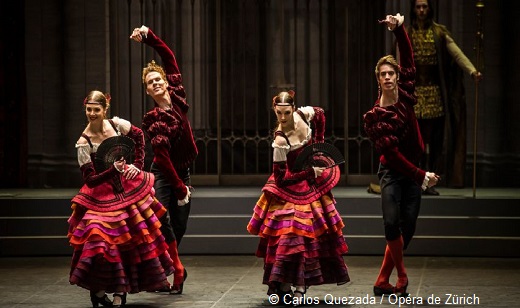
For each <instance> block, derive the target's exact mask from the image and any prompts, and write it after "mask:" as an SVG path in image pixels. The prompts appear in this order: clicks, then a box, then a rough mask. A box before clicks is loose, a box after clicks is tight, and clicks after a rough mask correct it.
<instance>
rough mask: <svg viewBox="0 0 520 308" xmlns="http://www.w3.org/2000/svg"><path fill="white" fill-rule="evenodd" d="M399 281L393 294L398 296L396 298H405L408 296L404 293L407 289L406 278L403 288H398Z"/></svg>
mask: <svg viewBox="0 0 520 308" xmlns="http://www.w3.org/2000/svg"><path fill="white" fill-rule="evenodd" d="M398 285H399V280H398V281H397V284H396V286H395V294H396V295H397V296H398V297H407V296H408V295H410V294H408V293H407V292H406V289H407V288H408V278H406V284H405V285H404V286H401V287H399V286H398Z"/></svg>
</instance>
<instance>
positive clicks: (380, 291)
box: [374, 284, 394, 296]
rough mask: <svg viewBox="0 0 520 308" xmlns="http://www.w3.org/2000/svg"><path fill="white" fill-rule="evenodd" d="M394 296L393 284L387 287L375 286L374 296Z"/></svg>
mask: <svg viewBox="0 0 520 308" xmlns="http://www.w3.org/2000/svg"><path fill="white" fill-rule="evenodd" d="M390 294H394V287H393V286H392V285H391V284H388V286H385V287H378V286H374V295H375V296H382V295H390Z"/></svg>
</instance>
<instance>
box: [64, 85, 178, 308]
mask: <svg viewBox="0 0 520 308" xmlns="http://www.w3.org/2000/svg"><path fill="white" fill-rule="evenodd" d="M84 105H85V115H86V116H87V119H88V122H89V123H88V125H87V127H86V128H85V130H84V131H83V133H82V135H81V137H80V138H79V140H78V141H77V143H76V148H77V150H78V162H79V165H80V166H81V168H80V169H81V172H82V174H83V179H84V181H85V185H83V187H82V188H81V190H80V191H79V193H78V194H77V195H76V196H75V197H74V198H73V199H72V210H73V212H72V215H71V217H70V218H69V220H68V222H69V232H68V237H69V241H70V244H71V246H72V247H73V248H74V254H73V257H72V266H71V271H70V283H71V284H75V285H78V286H80V287H83V288H85V289H87V290H90V299H91V302H92V306H93V307H98V305H99V304H101V305H103V306H106V307H121V306H123V305H125V303H126V294H127V293H137V292H140V291H154V290H157V289H160V288H163V287H164V286H166V285H167V284H168V281H167V279H166V277H167V276H168V275H170V274H171V273H172V272H173V264H172V260H171V258H170V255H169V254H168V251H167V250H168V245H167V244H166V242H165V240H164V237H163V235H162V234H161V231H160V227H161V223H160V222H159V218H160V217H161V216H163V215H164V214H165V213H166V209H165V208H164V207H163V206H162V205H161V203H159V202H158V201H157V199H156V198H155V197H154V190H153V183H154V177H153V175H152V174H151V173H148V172H144V171H141V169H142V167H143V161H144V135H143V132H142V131H141V129H139V128H137V127H135V126H133V125H131V124H130V122H128V121H126V120H123V119H120V118H117V117H114V118H113V119H110V120H108V119H106V113H107V110H108V108H109V106H110V98H109V97H108V95H105V94H103V93H102V92H100V91H92V92H90V93H89V95H88V96H87V97H86V98H85V100H84ZM121 134H122V135H126V136H127V137H130V138H131V139H133V141H134V142H135V150H134V155H135V159H134V163H133V164H130V165H128V164H126V162H125V161H124V160H119V161H116V162H114V163H113V165H112V166H109V167H108V168H107V169H106V170H96V169H95V167H94V164H93V162H94V161H95V156H96V151H97V149H98V147H99V146H100V144H102V143H103V141H104V140H106V139H107V138H110V137H114V136H118V135H121ZM105 292H108V293H114V300H113V302H112V301H111V300H110V299H109V298H108V297H107V295H106V293H105Z"/></svg>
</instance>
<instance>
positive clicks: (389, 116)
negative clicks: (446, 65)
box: [363, 25, 426, 185]
mask: <svg viewBox="0 0 520 308" xmlns="http://www.w3.org/2000/svg"><path fill="white" fill-rule="evenodd" d="M394 34H395V36H396V38H397V44H398V45H399V53H400V59H401V63H400V68H399V80H398V90H399V97H398V101H397V102H396V103H395V104H393V105H391V106H387V107H380V106H379V99H378V100H377V101H376V102H375V105H374V107H373V108H372V109H371V110H370V111H368V112H367V113H366V114H365V115H364V116H363V120H364V126H365V131H366V133H367V135H368V137H369V138H370V140H372V142H374V145H375V148H376V150H377V151H378V152H379V153H380V154H381V156H380V158H379V161H380V162H381V164H383V165H385V166H386V167H389V168H390V169H393V170H395V171H397V172H399V173H401V174H403V175H405V176H407V177H410V178H412V179H413V180H414V181H415V182H416V183H417V184H419V185H422V183H423V180H424V176H425V174H426V172H425V171H424V170H422V169H420V168H419V167H417V166H418V164H419V161H420V159H421V156H422V155H423V152H424V144H423V140H422V137H421V134H420V131H419V125H418V124H417V119H416V117H415V112H414V108H413V106H414V105H415V104H416V103H417V99H416V98H415V95H414V91H415V63H414V60H413V51H412V46H411V44H410V39H409V38H408V35H407V33H406V31H405V30H404V27H403V26H402V25H401V26H399V27H397V28H396V29H395V30H394Z"/></svg>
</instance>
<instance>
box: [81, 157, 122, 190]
mask: <svg viewBox="0 0 520 308" xmlns="http://www.w3.org/2000/svg"><path fill="white" fill-rule="evenodd" d="M80 170H81V174H82V175H83V181H84V182H85V184H86V185H87V186H88V187H91V188H92V187H95V186H98V185H100V184H102V183H104V182H107V181H109V180H110V179H111V178H112V177H113V176H115V175H117V174H118V173H119V172H118V171H117V170H116V168H115V167H114V166H110V167H109V168H108V169H107V170H105V171H103V172H101V173H96V170H95V169H94V164H93V163H92V162H89V163H86V164H84V165H83V166H81V167H80Z"/></svg>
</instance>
